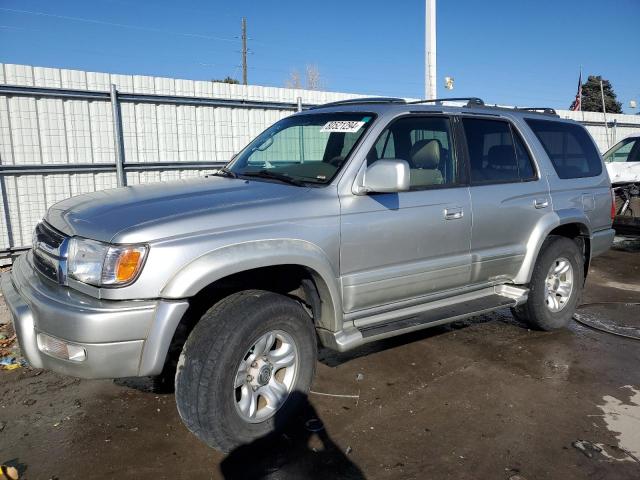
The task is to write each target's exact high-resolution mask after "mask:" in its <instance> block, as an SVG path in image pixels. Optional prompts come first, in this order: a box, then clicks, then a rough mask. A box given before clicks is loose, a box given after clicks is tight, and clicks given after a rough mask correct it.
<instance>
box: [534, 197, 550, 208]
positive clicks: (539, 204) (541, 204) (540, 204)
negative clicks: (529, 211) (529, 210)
mask: <svg viewBox="0 0 640 480" xmlns="http://www.w3.org/2000/svg"><path fill="white" fill-rule="evenodd" d="M533 206H534V207H536V208H547V207H548V206H549V200H547V199H546V198H545V199H537V200H534V202H533Z"/></svg>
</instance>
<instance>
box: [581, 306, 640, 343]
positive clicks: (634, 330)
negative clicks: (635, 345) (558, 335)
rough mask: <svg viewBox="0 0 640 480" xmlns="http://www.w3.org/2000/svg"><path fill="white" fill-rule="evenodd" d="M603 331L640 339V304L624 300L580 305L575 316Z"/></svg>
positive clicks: (585, 323) (583, 322)
mask: <svg viewBox="0 0 640 480" xmlns="http://www.w3.org/2000/svg"><path fill="white" fill-rule="evenodd" d="M573 318H574V319H575V320H577V321H578V322H580V323H582V324H584V325H587V326H589V327H591V328H594V329H596V330H600V331H602V332H607V333H612V334H614V335H619V336H622V337H627V338H633V339H636V340H640V304H639V303H631V302H629V303H624V302H602V303H589V304H584V305H581V306H580V307H578V309H577V310H576V313H575V314H574V317H573Z"/></svg>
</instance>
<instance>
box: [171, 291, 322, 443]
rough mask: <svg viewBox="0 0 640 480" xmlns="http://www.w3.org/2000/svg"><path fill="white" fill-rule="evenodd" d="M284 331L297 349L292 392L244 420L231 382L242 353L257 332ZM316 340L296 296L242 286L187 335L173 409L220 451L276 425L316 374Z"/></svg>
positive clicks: (283, 421)
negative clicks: (261, 416)
mask: <svg viewBox="0 0 640 480" xmlns="http://www.w3.org/2000/svg"><path fill="white" fill-rule="evenodd" d="M273 330H281V331H284V332H286V333H287V334H289V335H290V336H291V337H292V338H293V340H294V341H295V343H296V346H297V350H298V358H299V361H298V367H297V375H296V379H295V381H294V384H293V388H292V390H291V392H293V391H296V392H300V393H301V394H302V395H297V394H296V395H289V397H288V398H287V400H286V401H285V402H284V404H283V405H282V406H281V407H280V408H279V410H278V411H277V412H276V414H275V415H273V416H271V417H270V418H268V419H266V420H264V421H262V422H260V423H250V422H248V421H246V420H244V419H243V418H242V417H241V415H240V413H239V412H238V409H237V408H236V405H235V403H236V399H235V398H234V396H233V391H234V390H233V383H234V380H235V376H236V371H237V367H238V365H239V364H240V362H241V361H242V359H243V357H244V355H245V353H246V352H247V351H248V350H249V349H250V348H251V346H252V345H253V343H252V342H255V340H256V339H257V338H260V336H261V335H264V334H265V333H267V332H269V331H273ZM316 358H317V342H316V334H315V329H314V326H313V321H312V319H311V318H310V316H309V315H308V313H307V312H306V311H305V310H304V309H303V308H302V306H301V305H300V304H299V303H297V302H296V301H294V300H292V299H290V298H289V297H286V296H284V295H279V294H276V293H272V292H266V291H262V290H246V291H243V292H239V293H235V294H233V295H230V296H228V297H226V298H225V299H223V300H221V301H220V302H218V303H217V304H216V305H214V306H213V307H211V308H210V309H209V310H208V311H207V312H206V313H205V314H204V315H203V316H202V318H201V320H200V321H199V322H198V324H197V325H196V326H195V328H194V329H193V331H192V332H191V334H190V335H189V337H188V339H187V341H186V343H185V345H184V348H183V350H182V354H181V356H180V361H179V363H178V368H177V372H176V379H175V382H176V403H177V406H178V412H179V413H180V417H181V418H182V420H183V422H184V423H185V425H186V426H187V428H188V429H189V430H191V431H192V432H193V433H194V434H195V435H196V436H197V437H199V438H200V439H201V440H202V441H204V442H205V443H206V444H207V445H209V446H211V447H213V448H216V449H218V450H220V451H223V452H228V451H230V450H231V449H233V448H235V447H237V446H239V445H241V444H245V443H248V442H251V441H252V440H255V439H257V438H259V437H263V436H265V435H267V434H270V433H272V432H274V431H278V430H281V429H282V428H283V427H284V426H285V425H286V420H287V419H289V418H291V416H292V415H293V414H294V413H295V412H296V410H297V409H298V407H300V405H299V403H300V402H299V400H300V399H301V398H304V397H305V395H306V394H307V393H308V391H309V388H310V386H311V381H312V380H313V376H314V373H315V366H316Z"/></svg>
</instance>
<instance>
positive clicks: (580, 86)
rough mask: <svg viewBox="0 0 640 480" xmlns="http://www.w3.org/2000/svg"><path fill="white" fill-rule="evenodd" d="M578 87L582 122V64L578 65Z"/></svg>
mask: <svg viewBox="0 0 640 480" xmlns="http://www.w3.org/2000/svg"><path fill="white" fill-rule="evenodd" d="M578 89H579V90H580V112H581V113H582V122H583V123H584V110H582V65H580V85H579V86H578Z"/></svg>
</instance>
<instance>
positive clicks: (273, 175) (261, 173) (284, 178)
mask: <svg viewBox="0 0 640 480" xmlns="http://www.w3.org/2000/svg"><path fill="white" fill-rule="evenodd" d="M240 175H242V176H243V177H258V178H270V179H273V180H280V181H281V182H285V183H288V184H289V185H295V186H296V187H306V185H305V183H304V182H301V181H300V180H296V179H295V178H291V177H290V176H288V175H285V174H284V173H277V172H272V171H271V170H258V171H257V172H242V173H241V174H240Z"/></svg>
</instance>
